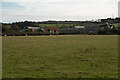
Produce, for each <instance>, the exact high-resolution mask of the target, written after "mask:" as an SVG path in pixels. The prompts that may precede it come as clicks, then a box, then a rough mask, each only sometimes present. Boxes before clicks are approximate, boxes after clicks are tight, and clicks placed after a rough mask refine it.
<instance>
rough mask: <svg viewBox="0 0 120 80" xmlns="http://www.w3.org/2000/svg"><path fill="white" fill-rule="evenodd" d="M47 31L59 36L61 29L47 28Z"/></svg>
mask: <svg viewBox="0 0 120 80" xmlns="http://www.w3.org/2000/svg"><path fill="white" fill-rule="evenodd" d="M44 29H45V30H47V31H48V32H49V33H50V34H59V28H57V27H45V28H44Z"/></svg>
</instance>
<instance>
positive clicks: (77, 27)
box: [74, 26, 85, 28]
mask: <svg viewBox="0 0 120 80" xmlns="http://www.w3.org/2000/svg"><path fill="white" fill-rule="evenodd" d="M74 27H75V28H85V26H74Z"/></svg>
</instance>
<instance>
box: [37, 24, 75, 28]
mask: <svg viewBox="0 0 120 80" xmlns="http://www.w3.org/2000/svg"><path fill="white" fill-rule="evenodd" d="M39 26H40V27H46V26H51V27H59V28H60V27H62V26H65V27H69V26H73V24H39Z"/></svg>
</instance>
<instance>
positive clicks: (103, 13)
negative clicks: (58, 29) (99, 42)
mask: <svg viewBox="0 0 120 80" xmlns="http://www.w3.org/2000/svg"><path fill="white" fill-rule="evenodd" d="M118 1H119V0H2V4H0V6H1V7H2V8H1V9H0V14H1V15H2V22H8V23H9V22H16V21H17V22H18V21H25V20H28V21H47V20H62V21H65V20H73V21H83V20H84V21H85V20H92V19H102V18H110V17H117V16H118Z"/></svg>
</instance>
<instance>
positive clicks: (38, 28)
mask: <svg viewBox="0 0 120 80" xmlns="http://www.w3.org/2000/svg"><path fill="white" fill-rule="evenodd" d="M27 28H28V29H40V27H29V26H27Z"/></svg>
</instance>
